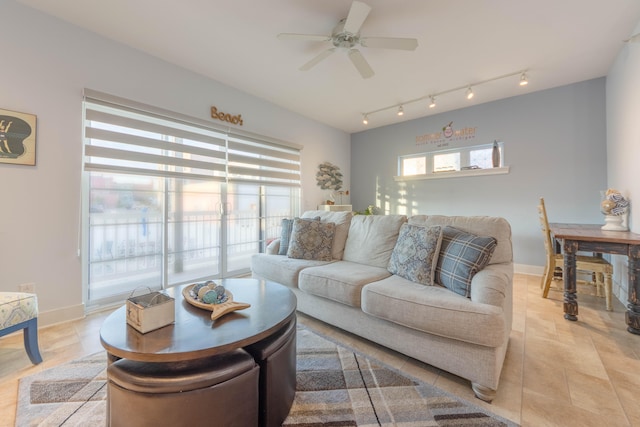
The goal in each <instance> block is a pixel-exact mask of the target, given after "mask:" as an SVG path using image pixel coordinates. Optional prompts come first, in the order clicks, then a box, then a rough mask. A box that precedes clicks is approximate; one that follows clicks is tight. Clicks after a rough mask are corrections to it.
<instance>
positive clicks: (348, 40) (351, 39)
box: [331, 18, 360, 49]
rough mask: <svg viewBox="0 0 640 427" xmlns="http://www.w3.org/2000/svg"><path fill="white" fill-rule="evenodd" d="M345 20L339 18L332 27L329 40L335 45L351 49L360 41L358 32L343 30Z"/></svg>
mask: <svg viewBox="0 0 640 427" xmlns="http://www.w3.org/2000/svg"><path fill="white" fill-rule="evenodd" d="M345 21H346V18H345V19H342V20H340V22H338V25H336V27H335V28H334V29H333V32H332V33H331V42H332V43H333V45H334V46H335V47H343V48H346V49H351V48H352V47H354V46H355V45H357V44H358V43H359V42H360V33H359V32H358V33H357V34H352V33H350V32H347V31H343V29H344V23H345Z"/></svg>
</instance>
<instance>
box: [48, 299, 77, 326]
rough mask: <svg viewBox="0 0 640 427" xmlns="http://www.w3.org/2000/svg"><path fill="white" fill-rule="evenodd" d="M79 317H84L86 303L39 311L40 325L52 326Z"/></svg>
mask: <svg viewBox="0 0 640 427" xmlns="http://www.w3.org/2000/svg"><path fill="white" fill-rule="evenodd" d="M77 319H84V304H77V305H72V306H69V307H64V308H59V309H56V310H49V311H40V312H39V313H38V327H39V328H41V327H43V326H51V325H55V324H57V323H63V322H68V321H70V320H77Z"/></svg>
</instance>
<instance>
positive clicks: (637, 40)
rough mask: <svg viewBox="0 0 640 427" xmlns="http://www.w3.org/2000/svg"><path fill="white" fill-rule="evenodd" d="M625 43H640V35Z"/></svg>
mask: <svg viewBox="0 0 640 427" xmlns="http://www.w3.org/2000/svg"><path fill="white" fill-rule="evenodd" d="M624 42H625V43H640V33H638V34H636V35H634V36H631V37H629V38H628V39H626V40H625V41H624Z"/></svg>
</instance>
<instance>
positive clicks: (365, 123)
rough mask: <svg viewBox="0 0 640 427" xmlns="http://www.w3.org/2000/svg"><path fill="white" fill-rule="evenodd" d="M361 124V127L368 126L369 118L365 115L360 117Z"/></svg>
mask: <svg viewBox="0 0 640 427" xmlns="http://www.w3.org/2000/svg"><path fill="white" fill-rule="evenodd" d="M362 124H363V125H368V124H369V116H367V115H366V114H364V115H363V116H362Z"/></svg>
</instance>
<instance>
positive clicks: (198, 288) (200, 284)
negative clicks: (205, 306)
mask: <svg viewBox="0 0 640 427" xmlns="http://www.w3.org/2000/svg"><path fill="white" fill-rule="evenodd" d="M205 286H207V284H206V283H197V284H195V285H194V286H193V288H191V292H193V293H194V294H195V295H198V292H199V291H200V289H202V288H204V287H205Z"/></svg>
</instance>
